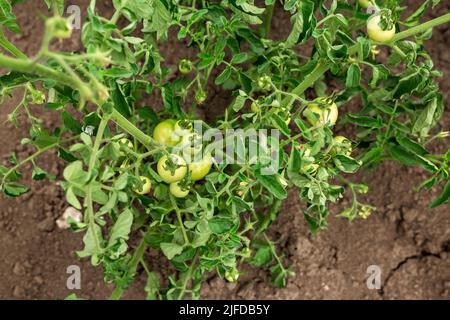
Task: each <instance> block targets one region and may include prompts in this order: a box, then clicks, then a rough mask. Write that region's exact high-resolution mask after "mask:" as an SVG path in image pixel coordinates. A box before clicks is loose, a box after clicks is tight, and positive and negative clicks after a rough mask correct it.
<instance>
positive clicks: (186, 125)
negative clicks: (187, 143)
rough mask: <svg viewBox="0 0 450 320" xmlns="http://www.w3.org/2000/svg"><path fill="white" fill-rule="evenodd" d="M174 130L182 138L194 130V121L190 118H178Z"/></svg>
mask: <svg viewBox="0 0 450 320" xmlns="http://www.w3.org/2000/svg"><path fill="white" fill-rule="evenodd" d="M174 132H175V134H176V135H178V136H179V137H181V138H182V137H184V136H185V135H188V134H190V133H191V132H192V123H191V122H190V121H189V120H178V121H177V122H176V123H175V126H174Z"/></svg>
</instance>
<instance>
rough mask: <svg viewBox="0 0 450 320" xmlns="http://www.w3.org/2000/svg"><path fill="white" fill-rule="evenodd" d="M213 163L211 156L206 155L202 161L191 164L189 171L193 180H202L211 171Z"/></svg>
mask: <svg viewBox="0 0 450 320" xmlns="http://www.w3.org/2000/svg"><path fill="white" fill-rule="evenodd" d="M212 164H213V161H212V157H211V155H209V154H208V155H204V156H203V158H202V159H201V160H200V161H197V162H192V163H190V164H189V171H190V172H191V180H193V181H198V180H202V179H203V178H204V177H206V175H207V174H208V173H209V171H211V167H212Z"/></svg>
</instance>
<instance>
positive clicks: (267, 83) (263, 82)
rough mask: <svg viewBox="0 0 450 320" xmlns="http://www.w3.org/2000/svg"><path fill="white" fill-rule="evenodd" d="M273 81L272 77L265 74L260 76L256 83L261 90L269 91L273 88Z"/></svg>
mask: <svg viewBox="0 0 450 320" xmlns="http://www.w3.org/2000/svg"><path fill="white" fill-rule="evenodd" d="M271 82H272V79H270V77H269V76H267V75H265V76H261V77H259V78H258V80H257V82H256V83H257V85H258V88H259V89H260V90H262V91H269V90H270V88H272V85H271Z"/></svg>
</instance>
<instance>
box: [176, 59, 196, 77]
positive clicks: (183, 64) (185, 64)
mask: <svg viewBox="0 0 450 320" xmlns="http://www.w3.org/2000/svg"><path fill="white" fill-rule="evenodd" d="M193 68H194V65H193V64H192V61H191V60H188V59H182V60H180V63H179V64H178V70H180V72H181V73H182V74H188V73H189V72H191V71H192V69H193Z"/></svg>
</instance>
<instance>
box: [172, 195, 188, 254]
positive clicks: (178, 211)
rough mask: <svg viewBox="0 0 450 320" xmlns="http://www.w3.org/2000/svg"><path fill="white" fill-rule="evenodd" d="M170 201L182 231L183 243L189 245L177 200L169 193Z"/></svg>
mask: <svg viewBox="0 0 450 320" xmlns="http://www.w3.org/2000/svg"><path fill="white" fill-rule="evenodd" d="M170 202H172V206H173V209H174V210H175V212H176V214H177V220H178V224H179V225H180V228H181V232H182V233H183V238H184V245H185V246H186V245H189V243H190V241H189V238H188V236H187V233H186V229H185V228H184V225H183V219H182V218H181V212H180V209H179V208H178V206H177V202H176V201H175V198H174V197H173V195H170Z"/></svg>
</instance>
